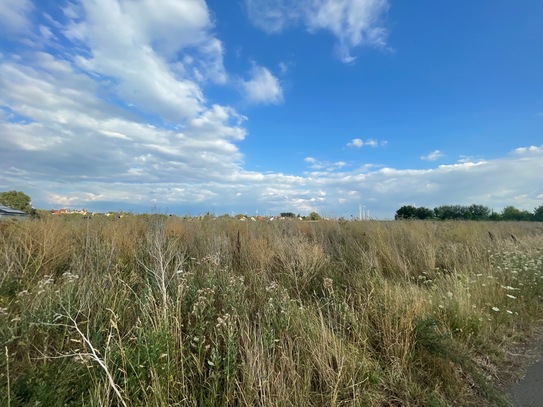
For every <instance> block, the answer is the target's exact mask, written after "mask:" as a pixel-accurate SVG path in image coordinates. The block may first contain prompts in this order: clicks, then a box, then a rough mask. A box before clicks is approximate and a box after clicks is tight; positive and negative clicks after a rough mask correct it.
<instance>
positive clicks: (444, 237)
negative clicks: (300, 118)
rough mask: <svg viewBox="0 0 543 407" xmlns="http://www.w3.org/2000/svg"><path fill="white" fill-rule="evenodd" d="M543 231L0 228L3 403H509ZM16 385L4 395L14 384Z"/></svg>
mask: <svg viewBox="0 0 543 407" xmlns="http://www.w3.org/2000/svg"><path fill="white" fill-rule="evenodd" d="M542 232H543V228H542V226H541V225H539V224H535V223H532V224H522V223H483V222H481V223H478V222H437V223H434V222H422V221H401V222H373V221H371V222H346V223H338V222H334V221H324V222H311V223H310V222H302V221H281V222H271V223H266V222H239V221H237V220H233V219H227V218H204V219H180V218H176V217H165V216H161V215H154V216H129V217H125V218H123V219H116V220H109V219H105V218H103V219H99V218H96V219H91V220H84V219H80V218H50V219H45V220H36V221H28V222H19V223H9V224H3V226H2V228H1V229H0V345H1V348H2V349H4V351H3V352H2V355H1V356H0V390H1V391H0V404H2V405H8V404H9V405H13V406H15V405H35V404H41V405H48V406H49V405H51V406H55V405H59V406H60V405H63V406H64V405H77V406H81V405H87V406H103V405H126V406H140V405H142V406H143V405H145V406H147V405H157V406H167V405H178V406H196V405H198V406H200V405H202V406H205V405H209V406H217V405H219V406H238V405H246V406H255V405H258V406H289V405H292V406H304V405H307V406H310V405H311V406H313V405H322V406H348V405H352V406H365V405H367V406H398V405H402V406H419V405H432V406H446V405H469V404H470V403H471V404H474V405H481V404H483V403H487V404H488V405H507V403H508V402H507V399H506V398H505V397H504V395H503V394H502V393H501V392H500V390H499V389H498V388H497V387H496V386H495V385H494V383H495V381H496V378H497V374H498V371H497V368H498V366H502V365H503V363H504V361H506V360H507V357H508V356H507V349H508V347H509V346H511V345H512V344H513V343H514V342H515V341H517V340H519V339H520V338H522V337H523V336H525V335H526V334H529V333H530V330H531V329H532V328H533V326H534V323H535V322H536V321H538V320H539V319H540V318H541V314H542V313H541V295H542V294H543V274H542V273H543V252H542V247H543V245H542V243H543V233H542ZM3 390H5V391H3Z"/></svg>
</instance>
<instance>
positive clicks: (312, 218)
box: [307, 212, 322, 220]
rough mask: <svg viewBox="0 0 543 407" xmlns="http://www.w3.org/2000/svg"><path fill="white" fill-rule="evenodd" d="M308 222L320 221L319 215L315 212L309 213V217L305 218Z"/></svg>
mask: <svg viewBox="0 0 543 407" xmlns="http://www.w3.org/2000/svg"><path fill="white" fill-rule="evenodd" d="M307 219H309V220H321V219H322V218H321V215H319V214H318V213H317V212H311V213H310V214H309V216H308V217H307Z"/></svg>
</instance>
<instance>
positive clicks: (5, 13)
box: [0, 0, 34, 35]
mask: <svg viewBox="0 0 543 407" xmlns="http://www.w3.org/2000/svg"><path fill="white" fill-rule="evenodd" d="M33 9H34V7H33V5H32V1H31V0H2V1H0V33H2V32H4V33H7V34H10V35H11V34H16V33H19V32H23V31H29V30H30V29H31V25H30V22H29V21H28V15H29V14H30V13H31V12H32V10H33Z"/></svg>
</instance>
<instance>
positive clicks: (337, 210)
mask: <svg viewBox="0 0 543 407" xmlns="http://www.w3.org/2000/svg"><path fill="white" fill-rule="evenodd" d="M8 3H9V6H12V5H13V4H15V3H17V2H8ZM8 3H6V2H2V3H1V5H2V6H3V7H7V6H6V5H8ZM321 3H322V4H323V5H324V4H326V3H327V2H326V1H322V2H321ZM321 3H319V4H321ZM17 4H30V3H28V2H26V3H25V2H20V3H17ZM134 4H135V3H133V2H127V1H124V0H115V1H113V0H109V1H106V0H94V1H79V2H77V3H76V2H70V3H67V7H66V8H65V9H64V15H65V18H66V19H68V22H67V23H65V22H64V21H63V22H62V24H61V23H60V22H55V21H53V20H51V19H49V20H47V21H48V22H49V23H46V22H42V25H43V28H39V30H38V31H39V32H40V33H41V35H42V37H47V38H48V39H49V41H50V42H51V44H49V45H48V47H44V46H43V43H41V42H39V41H34V42H32V44H30V43H29V45H28V46H27V47H25V46H24V45H21V52H20V53H15V52H14V51H13V50H12V49H5V50H4V49H3V50H2V52H3V53H2V58H1V59H0V107H1V109H0V145H2V148H1V149H0V190H9V189H18V190H23V191H25V192H26V193H28V194H29V195H30V196H31V197H32V198H33V202H34V203H35V204H36V206H37V207H40V208H50V207H51V206H57V207H58V206H66V205H70V206H72V207H85V208H87V209H92V208H95V209H101V210H119V209H125V210H131V209H133V210H136V211H150V210H152V206H153V205H154V203H156V204H157V205H158V206H159V207H160V208H162V209H164V210H170V211H171V212H174V211H176V213H181V214H182V213H186V212H192V213H202V212H205V211H208V210H216V212H217V213H224V212H230V208H240V209H241V208H244V207H247V206H249V208H248V210H254V209H256V208H259V209H260V211H261V213H264V212H265V211H268V212H269V213H271V214H274V213H278V212H281V211H285V210H292V211H294V212H300V213H304V212H306V211H312V210H315V209H317V210H318V211H319V212H321V213H323V214H325V215H329V216H332V215H341V216H344V215H346V214H349V213H353V212H355V213H357V211H358V205H359V203H360V202H361V201H363V202H364V203H365V204H366V207H367V208H368V209H370V210H371V213H372V215H373V216H376V217H392V216H393V214H394V211H395V210H396V209H397V208H398V207H399V204H400V203H401V202H416V203H417V204H419V205H423V206H434V205H439V204H446V203H461V204H462V203H465V204H471V203H473V202H476V203H481V204H485V205H488V206H490V207H492V208H495V209H500V206H505V205H508V204H511V203H512V202H514V204H515V205H517V206H518V207H520V208H523V209H528V210H532V209H533V208H534V207H535V206H538V205H540V204H541V196H543V189H542V188H543V186H542V185H541V182H540V178H541V176H540V174H541V173H542V172H543V147H542V146H539V147H537V146H531V147H529V146H527V147H519V148H518V149H516V150H514V151H513V152H512V153H511V154H510V155H508V156H506V157H502V158H500V159H495V160H488V161H482V160H472V159H470V158H469V157H463V158H462V162H458V163H456V164H447V165H441V166H435V167H434V168H429V169H425V170H418V169H395V168H383V167H382V166H380V165H377V164H371V163H362V164H357V166H355V165H354V164H353V163H346V162H345V161H342V160H341V157H340V158H338V159H336V160H331V161H326V160H320V159H319V158H318V157H307V158H305V160H304V161H305V162H306V163H307V169H308V171H307V172H304V173H303V175H293V174H283V173H277V172H267V173H260V172H256V171H249V170H246V169H245V168H244V167H243V156H242V153H241V151H240V150H239V148H238V144H237V143H238V142H240V141H241V140H243V139H244V138H245V137H246V130H245V128H244V122H245V120H246V118H245V117H243V116H242V115H240V114H239V113H238V112H236V111H235V110H234V109H233V108H232V107H230V106H223V105H218V104H211V103H210V102H208V101H207V100H206V97H205V87H204V86H205V84H206V83H207V82H208V81H215V80H214V79H213V77H215V75H218V77H220V76H221V74H222V75H223V79H224V80H226V81H228V75H227V74H226V72H225V71H224V68H223V66H222V52H223V51H222V43H221V41H220V40H219V39H218V38H215V36H214V34H213V27H212V22H211V19H210V17H209V12H208V11H207V8H206V6H205V3H204V2H203V1H196V0H193V1H173V0H170V1H168V0H161V1H158V0H156V1H152V2H151V1H150V0H145V1H144V0H142V1H141V4H142V7H143V9H142V10H135V8H134V6H133V5H134ZM283 4H285V5H287V4H288V5H292V4H293V3H291V2H290V0H288V1H284V2H283ZM300 4H301V5H307V4H309V3H308V2H302V3H300ZM315 4H317V3H315ZM338 4H343V3H342V2H338ZM353 4H354V2H353ZM151 5H153V6H155V7H156V8H157V9H156V10H151V9H150V7H151ZM18 10H19V11H20V12H18V14H17V16H19V17H20V18H21V19H22V20H20V21H19V22H17V23H16V24H15V25H14V26H13V27H16V29H18V30H28V29H29V27H30V26H31V24H30V23H29V22H28V20H27V19H26V17H27V16H28V12H29V11H21V10H22V9H18ZM106 10H107V12H105V11H106ZM285 12H286V11H285ZM292 12H293V13H298V12H300V9H299V8H298V9H296V8H294V9H293V11H292ZM146 13H147V14H148V15H149V19H146V18H145V15H146ZM56 15H58V14H56ZM192 15H194V18H189V17H187V16H192ZM3 16H5V14H2V13H0V18H2V17H3ZM59 18H60V17H59ZM296 18H298V17H296ZM304 18H308V17H304ZM185 20H186V21H185ZM189 20H190V21H189ZM174 21H183V22H184V23H183V24H184V25H183V27H177V26H175V24H174ZM315 24H317V23H315ZM17 27H18V28H17ZM322 27H324V25H322ZM4 28H5V27H4ZM34 28H36V27H34ZM21 32H24V33H26V34H25V35H23V34H21V40H24V39H25V38H29V37H31V36H32V35H35V34H28V32H27V31H19V33H21ZM63 35H65V36H67V38H68V39H66V38H63ZM34 39H35V38H34ZM66 41H70V43H69V44H67V43H66ZM52 48H54V49H55V52H54V54H53V53H50V52H49V50H50V49H52ZM174 55H179V56H180V59H179V60H177V58H175V57H174ZM221 80H222V79H221ZM221 80H218V81H216V82H219V84H220V83H221ZM252 82H254V83H253V84H251V83H252ZM245 84H246V85H247V87H248V88H247V89H246V90H247V92H248V94H247V95H249V94H250V92H249V90H254V96H253V97H254V100H257V101H259V102H260V103H278V102H279V101H280V100H282V98H283V92H282V90H281V86H280V83H279V81H278V80H277V78H275V77H274V76H273V75H272V74H271V73H270V71H269V70H267V69H266V68H263V67H259V66H255V67H254V69H253V71H251V77H250V78H249V80H247V82H245ZM250 84H251V85H250ZM253 85H254V86H253ZM357 140H358V141H357ZM350 144H352V147H363V146H369V147H375V146H382V145H384V144H385V142H384V141H379V140H375V141H372V140H371V139H370V140H363V139H353V140H351V142H350ZM526 191H529V193H527V192H526Z"/></svg>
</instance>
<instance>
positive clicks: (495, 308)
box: [492, 307, 500, 312]
mask: <svg viewBox="0 0 543 407" xmlns="http://www.w3.org/2000/svg"><path fill="white" fill-rule="evenodd" d="M499 310H500V309H499V308H498V307H492V311H496V312H498V311H499Z"/></svg>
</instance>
